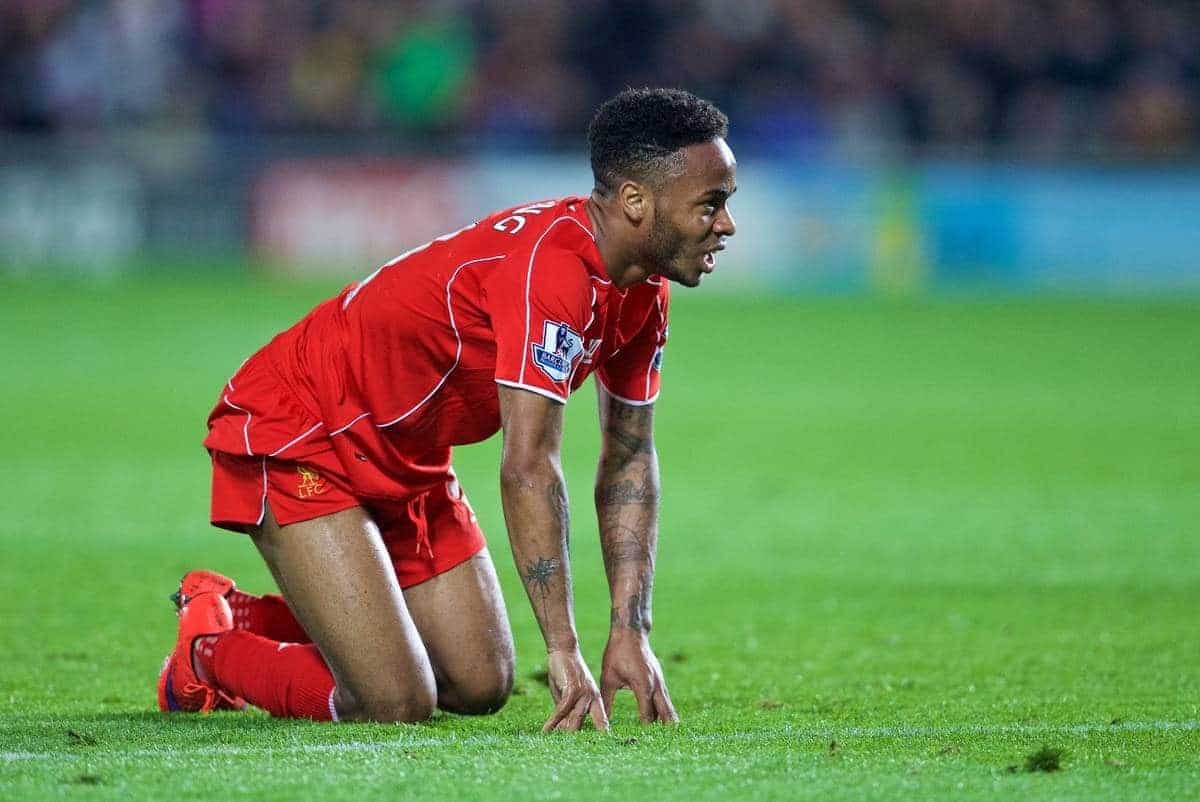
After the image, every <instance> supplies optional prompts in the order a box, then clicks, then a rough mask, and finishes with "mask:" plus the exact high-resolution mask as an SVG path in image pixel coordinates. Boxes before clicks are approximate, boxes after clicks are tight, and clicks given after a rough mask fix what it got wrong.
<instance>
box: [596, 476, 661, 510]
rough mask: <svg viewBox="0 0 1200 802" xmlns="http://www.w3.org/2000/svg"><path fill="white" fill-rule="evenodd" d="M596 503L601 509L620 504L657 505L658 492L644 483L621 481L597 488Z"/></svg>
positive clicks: (629, 480) (628, 480)
mask: <svg viewBox="0 0 1200 802" xmlns="http://www.w3.org/2000/svg"><path fill="white" fill-rule="evenodd" d="M596 503H597V504H598V505H600V506H602V507H607V506H611V505H621V504H657V503H658V490H657V489H656V488H655V487H654V486H653V485H650V484H647V483H646V482H634V481H633V480H632V479H622V480H620V481H618V482H613V483H611V484H605V485H601V486H600V487H598V488H597V489H596Z"/></svg>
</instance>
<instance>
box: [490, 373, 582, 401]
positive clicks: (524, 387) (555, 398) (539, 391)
mask: <svg viewBox="0 0 1200 802" xmlns="http://www.w3.org/2000/svg"><path fill="white" fill-rule="evenodd" d="M493 381H495V382H496V384H503V385H504V386H505V387H516V388H517V389H519V390H528V391H529V392H531V393H537V394H538V395H540V396H544V397H546V398H549V399H550V400H551V401H557V402H558V403H560V404H565V403H567V399H566V398H565V397H564V396H561V395H556V394H555V393H552V392H550V391H549V390H543V389H542V388H541V387H534V386H533V385H532V384H521V383H520V382H510V381H507V380H505V379H494V380H493Z"/></svg>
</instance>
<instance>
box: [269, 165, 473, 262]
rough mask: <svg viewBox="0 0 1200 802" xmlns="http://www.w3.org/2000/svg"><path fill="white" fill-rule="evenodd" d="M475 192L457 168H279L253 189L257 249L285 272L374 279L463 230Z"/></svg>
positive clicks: (352, 166) (438, 166) (339, 166)
mask: <svg viewBox="0 0 1200 802" xmlns="http://www.w3.org/2000/svg"><path fill="white" fill-rule="evenodd" d="M468 186H469V183H468V181H467V180H466V173H465V170H464V168H462V167H461V166H459V165H457V164H455V163H452V162H446V163H441V162H433V161H416V160H412V161H410V160H393V159H386V160H384V159H376V160H370V161H363V160H359V159H320V160H288V161H280V162H276V163H274V164H272V165H270V166H269V167H267V169H266V170H264V171H263V172H262V174H261V175H260V176H259V178H258V180H257V181H256V182H255V183H254V185H253V189H252V197H251V204H250V209H251V211H250V246H251V250H252V251H253V253H254V254H255V255H256V256H257V257H259V258H260V259H261V260H262V261H263V262H264V263H265V264H266V265H268V266H269V267H270V268H272V269H277V270H282V271H285V272H291V273H312V272H318V273H328V272H332V273H335V274H338V273H348V274H352V273H356V272H370V270H371V269H372V268H373V267H374V266H376V265H379V264H382V263H384V262H386V261H388V260H389V259H392V258H393V257H395V256H396V255H397V254H400V253H403V252H404V251H407V250H409V249H410V248H413V247H416V246H417V245H420V244H422V243H425V242H428V241H429V240H431V239H433V238H434V237H436V236H439V235H440V234H444V233H446V232H447V231H452V230H454V229H455V228H458V227H460V226H462V225H463V223H461V222H458V223H456V222H455V221H459V220H463V219H464V218H466V217H467V216H468V213H467V211H466V209H467V206H468V204H467V197H468V195H467V189H468Z"/></svg>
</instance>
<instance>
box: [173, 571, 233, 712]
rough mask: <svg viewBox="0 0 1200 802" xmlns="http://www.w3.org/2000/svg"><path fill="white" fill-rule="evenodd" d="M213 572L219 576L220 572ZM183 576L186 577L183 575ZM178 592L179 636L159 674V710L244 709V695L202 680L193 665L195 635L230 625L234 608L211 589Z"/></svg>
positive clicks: (223, 628)
mask: <svg viewBox="0 0 1200 802" xmlns="http://www.w3.org/2000/svg"><path fill="white" fill-rule="evenodd" d="M192 573H193V574H195V573H199V572H195V571H193V572H192ZM204 573H207V572H204ZM188 576H191V574H189V575H188ZM215 576H218V577H220V575H219V574H217V575H215ZM220 578H221V579H224V577H220ZM184 580H185V581H186V580H187V577H186V576H185V577H184ZM230 584H231V585H232V583H230ZM180 595H181V602H182V604H181V606H180V608H179V637H178V638H177V639H176V641H175V650H174V651H173V652H171V653H170V654H169V655H167V659H166V660H165V661H164V662H163V669H162V673H161V674H159V675H158V708H159V710H162V711H163V712H165V713H176V712H181V711H183V712H194V711H199V712H201V713H208V712H210V711H212V710H216V709H232V710H242V709H244V708H245V707H246V701H245V700H244V699H242V698H240V697H237V696H231V695H229V694H228V693H226V692H225V691H223V690H221V689H220V688H218V687H216V686H215V685H210V684H208V683H207V682H201V681H200V678H199V677H197V676H196V670H195V668H194V667H193V666H192V644H193V643H195V641H196V638H201V637H204V636H205V635H219V634H221V633H222V632H229V631H230V630H231V629H233V612H232V611H231V610H230V609H229V602H227V601H225V597H224V596H223V595H222V594H221V593H217V592H214V591H205V592H198V593H196V592H193V593H191V594H187V593H185V592H183V591H182V589H181V594H180Z"/></svg>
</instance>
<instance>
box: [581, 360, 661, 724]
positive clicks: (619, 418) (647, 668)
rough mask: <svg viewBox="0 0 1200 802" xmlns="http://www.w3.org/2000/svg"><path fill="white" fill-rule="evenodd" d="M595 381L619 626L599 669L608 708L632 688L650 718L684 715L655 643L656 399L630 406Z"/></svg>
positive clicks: (600, 495) (600, 486)
mask: <svg viewBox="0 0 1200 802" xmlns="http://www.w3.org/2000/svg"><path fill="white" fill-rule="evenodd" d="M596 386H597V389H598V391H599V406H600V431H601V448H600V465H599V468H598V470H597V473H596V517H597V520H598V522H599V525H600V545H601V548H602V549H603V551H604V570H605V573H606V574H607V575H608V587H609V592H610V594H611V597H612V613H611V624H612V626H611V630H610V632H609V640H608V646H607V648H606V649H605V650H604V665H603V669H602V671H601V674H600V687H601V692H602V696H603V699H604V708H605V710H606V711H608V712H609V713H611V711H612V700H613V696H614V695H615V694H616V692H617V690H618V689H620V688H629V689H630V690H632V691H633V694H634V697H635V698H636V699H637V703H638V712H639V713H640V715H641V717H642V720H643V721H646V722H651V721H668V722H673V721H678V720H679V718H678V716H677V715H676V714H675V708H674V707H673V706H672V704H671V697H670V695H669V694H668V693H667V686H666V683H665V681H664V680H663V674H662V667H661V666H660V665H659V663H658V659H657V658H656V657H655V656H654V652H653V651H652V650H651V649H650V641H649V634H650V624H651V616H650V599H651V593H652V589H653V585H654V557H655V552H656V549H657V544H658V495H659V484H658V454H657V453H656V452H655V450H654V434H653V432H654V405H653V404H646V405H643V406H634V405H632V404H626V403H624V402H622V401H619V400H617V399H615V398H613V397H612V396H611V395H609V394H608V393H607V392H606V391H605V390H604V388H603V387H601V386H600V384H599V382H597V385H596Z"/></svg>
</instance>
